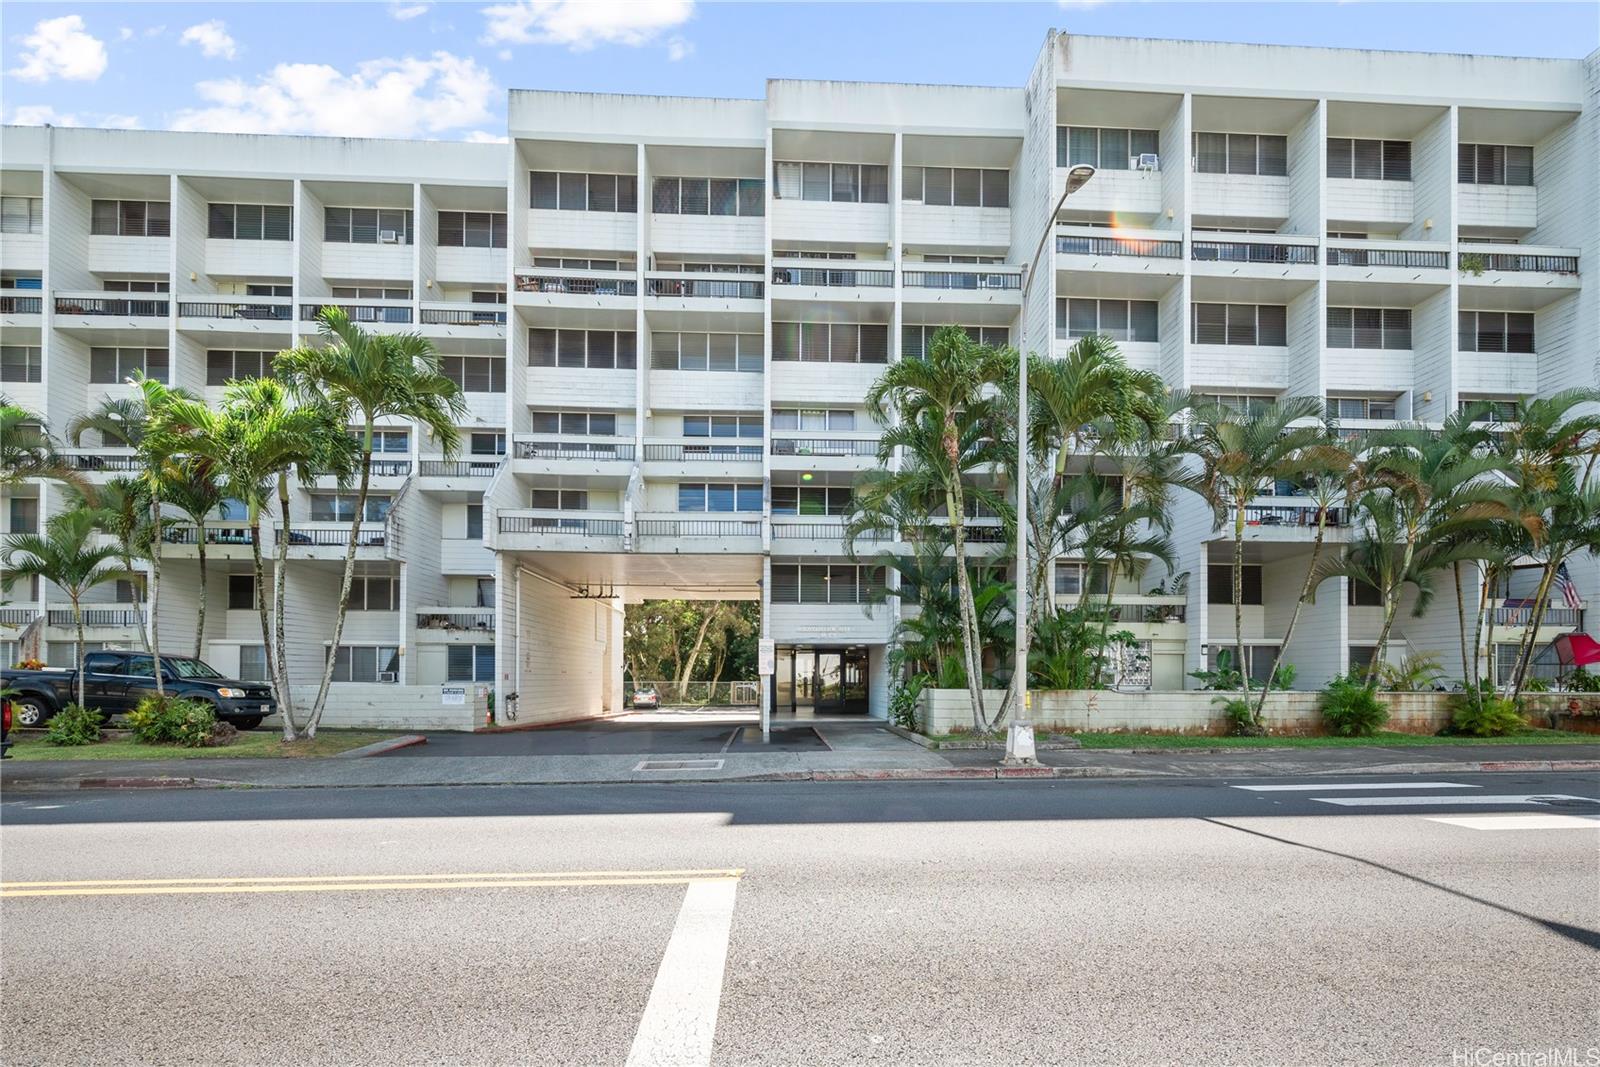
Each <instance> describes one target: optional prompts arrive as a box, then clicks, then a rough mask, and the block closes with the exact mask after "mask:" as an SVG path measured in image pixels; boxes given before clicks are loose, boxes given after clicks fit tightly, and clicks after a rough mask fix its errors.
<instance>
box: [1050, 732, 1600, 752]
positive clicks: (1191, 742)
mask: <svg viewBox="0 0 1600 1067" xmlns="http://www.w3.org/2000/svg"><path fill="white" fill-rule="evenodd" d="M1074 736H1075V737H1077V739H1078V743H1079V744H1081V745H1082V746H1083V747H1084V748H1361V747H1372V746H1379V747H1384V748H1421V747H1425V746H1428V745H1565V744H1584V743H1588V744H1591V745H1593V744H1600V735H1596V734H1578V733H1572V732H1570V731H1566V730H1537V729H1531V728H1530V729H1527V730H1521V731H1518V732H1517V733H1514V734H1507V735H1506V736H1504V737H1434V736H1433V735H1432V734H1401V733H1392V732H1387V731H1385V732H1381V733H1377V734H1374V735H1373V736H1371V737H1196V736H1194V735H1191V734H1101V733H1084V734H1075V735H1074Z"/></svg>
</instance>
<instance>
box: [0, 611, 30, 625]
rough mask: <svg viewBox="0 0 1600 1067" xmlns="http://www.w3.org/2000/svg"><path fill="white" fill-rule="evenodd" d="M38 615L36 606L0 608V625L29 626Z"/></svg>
mask: <svg viewBox="0 0 1600 1067" xmlns="http://www.w3.org/2000/svg"><path fill="white" fill-rule="evenodd" d="M38 617H39V609H38V608H0V626H29V625H31V624H32V623H33V620H34V619H37V618H38Z"/></svg>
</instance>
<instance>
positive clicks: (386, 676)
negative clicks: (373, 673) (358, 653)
mask: <svg viewBox="0 0 1600 1067" xmlns="http://www.w3.org/2000/svg"><path fill="white" fill-rule="evenodd" d="M378 681H380V682H392V681H394V671H379V672H378Z"/></svg>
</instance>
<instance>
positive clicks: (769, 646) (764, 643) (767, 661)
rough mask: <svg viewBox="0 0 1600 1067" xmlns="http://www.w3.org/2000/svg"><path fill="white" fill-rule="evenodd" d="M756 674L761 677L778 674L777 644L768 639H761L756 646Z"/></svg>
mask: <svg viewBox="0 0 1600 1067" xmlns="http://www.w3.org/2000/svg"><path fill="white" fill-rule="evenodd" d="M756 658H757V661H758V662H757V667H756V673H757V674H761V675H768V674H776V673H777V672H778V643H777V642H776V641H774V640H772V639H771V638H769V637H763V638H762V639H761V641H760V644H759V646H758V652H757V657H756Z"/></svg>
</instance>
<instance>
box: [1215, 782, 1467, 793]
mask: <svg viewBox="0 0 1600 1067" xmlns="http://www.w3.org/2000/svg"><path fill="white" fill-rule="evenodd" d="M1233 788H1234V789H1248V790H1249V791H1250V792H1252V793H1325V792H1328V791H1329V790H1333V789H1482V788H1483V786H1481V785H1466V784H1464V783H1462V782H1350V783H1346V784H1341V785H1236V786H1234V787H1233Z"/></svg>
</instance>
